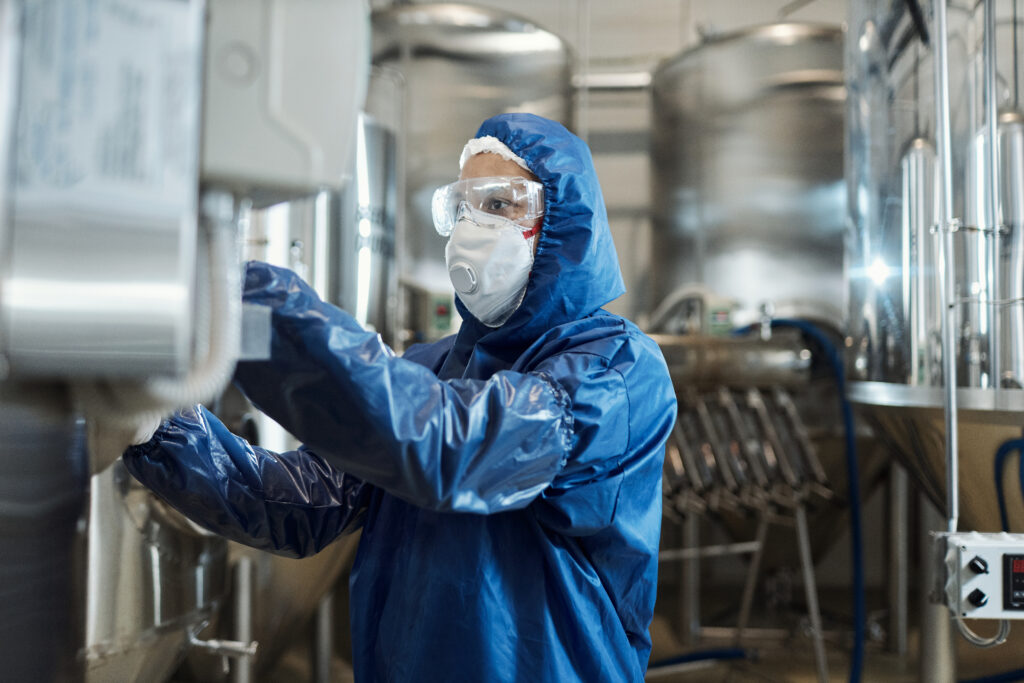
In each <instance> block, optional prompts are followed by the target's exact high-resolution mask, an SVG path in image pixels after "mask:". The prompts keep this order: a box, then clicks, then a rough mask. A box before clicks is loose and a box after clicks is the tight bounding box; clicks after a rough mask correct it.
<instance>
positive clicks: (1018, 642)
mask: <svg viewBox="0 0 1024 683" xmlns="http://www.w3.org/2000/svg"><path fill="white" fill-rule="evenodd" d="M823 597H824V603H825V605H826V607H827V606H828V604H829V603H830V602H831V601H835V599H836V598H837V597H843V594H842V593H839V594H837V595H833V596H829V595H828V594H825V595H824V596H823ZM760 619H762V620H763V619H764V616H763V615H761V617H760ZM758 621H759V619H758V615H755V617H754V620H753V622H752V624H753V625H754V626H769V625H773V624H770V623H766V622H763V621H762V622H761V623H757V622H758ZM915 621H916V619H915ZM775 625H777V624H775ZM837 626H838V624H835V623H833V624H829V623H826V630H829V629H830V628H831V629H832V631H831V633H832V634H833V635H832V638H834V639H836V641H837V642H828V641H826V658H827V662H828V678H829V680H830V681H846V680H848V679H849V667H850V662H849V648H848V646H846V645H841V644H840V643H839V642H838V641H839V640H842V639H843V636H837V635H835V634H840V633H842V630H841V629H837V628H836V627H837ZM974 628H976V630H978V631H980V632H983V633H989V632H990V631H991V630H992V624H975V625H974ZM846 636H848V634H846ZM651 637H652V641H653V651H652V656H651V662H652V663H655V662H658V661H659V660H663V659H667V658H669V657H672V656H673V655H678V654H683V653H685V652H688V651H693V650H704V649H711V648H728V647H732V644H731V642H729V641H726V640H718V641H716V640H713V639H710V638H706V639H703V640H702V641H701V642H700V643H698V645H697V646H695V647H693V648H689V649H687V648H686V647H684V646H683V645H682V644H681V643H680V642H679V641H678V639H677V638H676V633H675V630H674V629H673V627H672V625H671V624H670V623H669V621H668V620H667V619H666V618H665V617H664V616H662V615H656V616H655V621H654V624H653V625H652V628H651ZM310 641H311V639H310V638H308V637H303V638H299V639H297V641H296V643H295V646H294V647H292V648H291V649H289V651H288V652H287V654H286V655H285V656H284V657H283V658H282V659H281V661H279V662H278V664H277V666H276V667H275V668H274V670H273V671H271V672H270V673H269V674H267V675H266V676H263V677H260V681H261V683H300V682H302V681H312V676H311V673H310V672H311V664H310V661H311V660H310V653H309V647H308V646H309V643H310ZM955 643H956V644H955V647H956V650H957V655H956V656H957V678H958V679H959V680H965V679H972V678H978V677H982V676H994V675H996V674H1000V673H1003V672H1006V671H1010V670H1015V669H1021V668H1024V621H1021V622H1017V623H1016V624H1014V630H1013V631H1011V634H1010V640H1009V642H1007V643H1006V644H1005V645H1002V646H1000V647H997V648H992V649H988V650H981V649H978V648H975V647H973V646H971V645H970V644H969V643H967V642H966V641H965V640H964V639H963V638H961V637H960V636H959V635H957V636H955ZM908 645H909V652H908V654H907V656H906V657H899V656H896V655H894V654H891V653H888V652H886V651H885V647H884V644H883V643H881V642H877V641H870V640H869V642H868V643H867V644H866V647H865V656H864V668H863V675H862V678H861V680H862V681H864V683H875V682H878V683H916V682H918V681H921V680H922V679H921V677H920V675H919V662H918V659H919V658H918V651H919V648H918V638H917V629H916V628H912V629H911V632H910V633H909V642H908ZM744 647H745V648H748V649H753V650H756V651H757V658H756V659H752V660H737V661H733V662H726V663H707V662H701V663H694V664H690V665H683V666H675V667H664V668H652V669H650V670H649V671H648V675H647V680H648V681H650V682H651V683H698V682H699V683H747V682H750V683H817V681H818V675H817V668H816V664H815V659H814V652H813V645H812V641H811V639H810V637H809V636H807V635H806V634H805V633H801V632H799V629H794V633H793V634H791V635H789V636H788V637H786V638H785V639H783V640H780V639H773V640H766V639H762V640H761V641H759V642H758V641H754V640H752V639H747V640H746V641H745V642H744ZM352 680H353V676H352V670H351V668H350V666H349V664H348V663H347V662H346V661H344V660H343V659H342V658H341V657H335V659H334V661H333V665H332V678H331V683H351V681H352Z"/></svg>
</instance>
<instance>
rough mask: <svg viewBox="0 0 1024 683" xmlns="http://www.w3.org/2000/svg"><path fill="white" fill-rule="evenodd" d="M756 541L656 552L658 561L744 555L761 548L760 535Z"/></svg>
mask: <svg viewBox="0 0 1024 683" xmlns="http://www.w3.org/2000/svg"><path fill="white" fill-rule="evenodd" d="M692 516H693V517H696V515H692ZM758 539H759V540H757V541H747V542H745V543H726V544H723V545H707V546H704V547H702V548H678V549H676V550H662V551H661V552H660V553H658V561H659V562H666V561H671V560H692V559H695V558H700V557H723V556H725V555H745V554H748V553H755V554H756V553H757V552H758V551H759V550H760V549H761V540H760V535H759V536H758Z"/></svg>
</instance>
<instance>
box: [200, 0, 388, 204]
mask: <svg viewBox="0 0 1024 683" xmlns="http://www.w3.org/2000/svg"><path fill="white" fill-rule="evenodd" d="M207 31H208V35H207V40H206V46H207V68H206V90H205V101H204V112H203V155H202V178H203V182H204V183H208V184H211V185H215V186H217V187H220V188H223V189H229V190H232V191H233V192H235V193H236V194H238V195H243V196H247V197H250V198H251V199H253V201H254V203H255V205H256V206H268V205H270V204H275V203H277V202H281V201H285V200H288V199H294V198H296V197H302V196H307V195H310V194H313V193H315V192H317V191H318V190H320V189H328V188H335V189H337V188H340V187H341V186H342V185H343V183H344V180H345V177H346V175H347V173H348V169H349V163H350V155H351V153H352V143H353V138H354V137H355V131H356V124H357V117H358V115H359V111H360V109H361V108H362V107H363V104H364V100H365V99H366V86H367V80H368V79H369V70H370V20H369V8H368V5H367V3H366V2H365V0H210V18H209V23H208V25H207Z"/></svg>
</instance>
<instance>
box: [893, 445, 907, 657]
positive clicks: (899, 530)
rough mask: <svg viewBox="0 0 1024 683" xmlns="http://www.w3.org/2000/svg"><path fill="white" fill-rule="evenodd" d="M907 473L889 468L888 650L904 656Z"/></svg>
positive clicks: (905, 640)
mask: <svg viewBox="0 0 1024 683" xmlns="http://www.w3.org/2000/svg"><path fill="white" fill-rule="evenodd" d="M908 490H909V483H908V477H907V471H906V470H905V469H903V467H902V466H900V465H898V464H896V463H895V462H894V463H893V464H892V465H891V466H890V467H889V651H890V652H893V653H895V654H897V655H899V656H900V657H906V656H907V651H908V648H907V623H908V620H907V603H908V601H909V586H910V581H909V566H910V562H909V557H908V547H907V543H908V538H907V537H908V533H907V524H908V521H907V520H908V517H909V516H908V514H907V492H908Z"/></svg>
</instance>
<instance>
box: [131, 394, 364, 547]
mask: <svg viewBox="0 0 1024 683" xmlns="http://www.w3.org/2000/svg"><path fill="white" fill-rule="evenodd" d="M123 457H124V463H125V465H126V467H127V468H128V470H129V471H130V472H131V473H132V475H133V476H134V477H135V478H136V479H138V480H139V481H140V482H142V483H143V484H144V485H145V486H147V487H148V488H149V489H151V490H153V491H154V492H155V493H156V494H157V495H158V496H160V497H161V498H162V499H164V500H165V501H167V502H168V503H169V504H170V505H171V506H172V507H174V508H175V509H177V510H178V511H179V512H181V513H182V514H184V515H185V516H186V517H188V518H189V519H192V520H193V521H195V522H196V523H198V524H200V525H201V526H203V527H205V528H207V529H209V530H210V531H213V532H215V533H218V534H221V535H223V536H225V537H227V538H230V539H231V540H233V541H237V542H239V543H243V544H245V545H248V546H252V547H254V548H259V549H261V550H268V551H270V552H274V553H278V554H281V555H287V556H290V557H304V556H308V555H313V554H315V553H317V552H319V551H320V550H321V549H323V548H324V547H325V546H326V545H327V544H329V543H330V542H331V541H333V540H335V539H336V538H337V537H338V536H340V535H341V534H343V533H345V532H348V531H352V530H354V529H356V528H358V527H359V526H360V525H361V524H362V520H363V516H364V513H365V510H366V506H367V502H368V500H369V499H370V496H371V495H372V489H373V487H372V486H370V485H368V484H366V483H364V482H363V481H361V480H360V479H358V478H357V477H355V476H353V475H351V474H348V473H344V472H340V471H338V470H336V469H334V468H332V467H331V466H330V465H328V464H327V463H326V462H325V461H324V460H323V459H322V458H320V457H319V456H318V455H317V454H316V453H315V452H313V451H312V450H310V449H308V448H306V447H301V448H299V449H298V450H296V451H288V452H286V453H272V452H270V451H267V450H265V449H262V448H258V447H255V446H251V445H250V444H248V443H246V442H245V440H243V439H241V438H239V437H237V436H235V435H233V434H231V433H230V432H229V431H228V430H227V428H226V427H225V426H224V425H223V424H222V423H221V422H220V421H219V420H218V419H217V418H216V417H215V416H214V415H212V414H211V413H209V412H208V411H207V410H206V409H205V408H203V407H201V406H197V407H195V408H192V409H188V410H184V411H181V412H180V413H178V414H177V415H175V416H173V417H171V418H170V419H168V420H166V421H165V422H164V423H163V425H161V427H160V428H159V429H158V430H157V432H156V434H154V436H153V438H152V439H151V440H150V441H149V442H147V443H145V444H142V445H141V446H133V447H131V448H129V449H128V450H127V451H126V452H125V453H124V456H123Z"/></svg>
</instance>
